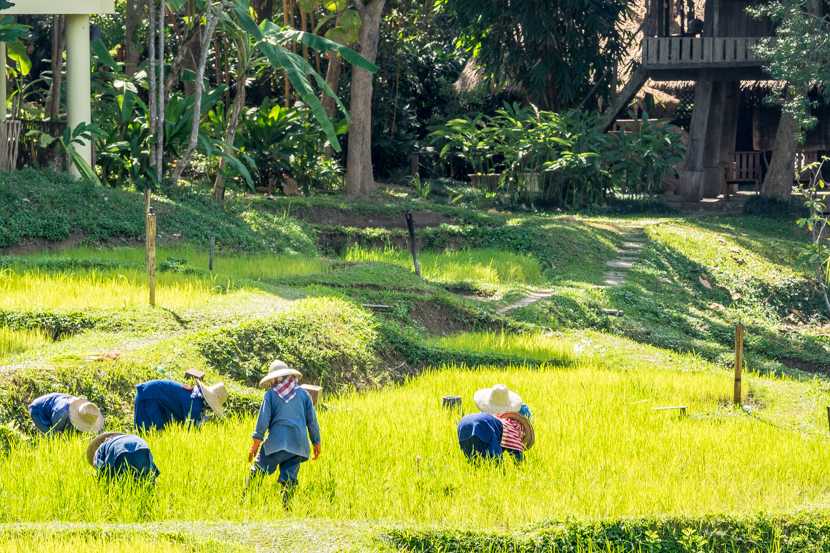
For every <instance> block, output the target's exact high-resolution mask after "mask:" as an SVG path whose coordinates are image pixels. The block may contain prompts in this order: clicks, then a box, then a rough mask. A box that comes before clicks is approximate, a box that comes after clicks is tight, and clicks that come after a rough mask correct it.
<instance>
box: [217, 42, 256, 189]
mask: <svg viewBox="0 0 830 553" xmlns="http://www.w3.org/2000/svg"><path fill="white" fill-rule="evenodd" d="M242 40H247V38H241V39H239V42H241V41H242ZM238 47H239V49H238V50H237V51H238V52H239V53H240V55H241V54H242V52H243V51H244V48H243V46H242V45H241V44H239V45H238ZM247 81H248V72H247V70H246V71H240V72H239V73H238V74H237V75H236V96H235V97H234V99H233V108H232V109H231V116H230V118H229V119H228V129H227V131H226V132H225V144H228V145H229V146H233V141H234V140H235V139H236V132H237V130H238V127H239V119H240V117H241V115H242V110H243V109H245V83H246V82H247ZM224 151H225V153H227V154H229V153H231V149H230V148H224ZM224 168H225V160H224V159H222V160H220V161H219V170H218V171H217V172H216V180H215V181H214V182H213V200H214V201H216V202H219V201H222V200H223V199H224V198H225V178H224V177H223V176H222V170H223V169H224Z"/></svg>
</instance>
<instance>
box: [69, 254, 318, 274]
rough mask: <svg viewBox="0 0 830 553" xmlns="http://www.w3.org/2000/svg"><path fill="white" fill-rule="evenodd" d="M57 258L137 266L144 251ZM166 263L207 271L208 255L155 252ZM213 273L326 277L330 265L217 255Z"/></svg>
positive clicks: (279, 257)
mask: <svg viewBox="0 0 830 553" xmlns="http://www.w3.org/2000/svg"><path fill="white" fill-rule="evenodd" d="M60 255H61V256H65V257H71V258H75V259H89V258H99V259H117V260H119V261H128V262H132V263H140V264H143V263H144V261H145V258H144V257H145V251H144V248H90V247H80V248H73V249H71V250H65V251H63V252H61V254H60ZM168 259H179V260H181V259H186V260H187V264H188V265H190V266H191V267H195V268H197V269H205V270H207V269H208V266H209V259H210V254H209V253H208V252H206V251H202V250H197V249H195V248H192V247H178V248H164V247H159V248H156V260H157V263H162V262H164V261H166V260H168ZM213 270H214V272H216V273H219V274H222V275H230V276H233V277H236V278H244V279H254V280H256V279H275V278H281V277H286V276H294V275H310V274H317V273H327V272H329V271H331V270H332V264H331V263H330V262H326V261H324V260H323V259H321V258H315V257H302V256H298V255H294V256H289V255H277V254H256V255H241V254H236V253H234V254H226V253H217V254H216V255H215V256H214V260H213Z"/></svg>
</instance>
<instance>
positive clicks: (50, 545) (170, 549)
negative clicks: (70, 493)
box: [0, 536, 189, 553]
mask: <svg viewBox="0 0 830 553" xmlns="http://www.w3.org/2000/svg"><path fill="white" fill-rule="evenodd" d="M32 551H49V552H50V553H78V552H79V551H95V552H96V553H178V552H182V553H184V552H185V551H189V549H186V548H184V547H182V546H181V545H177V544H173V543H170V542H169V541H167V540H163V539H160V540H150V539H145V538H138V537H133V538H129V539H124V540H120V539H113V538H96V537H87V536H71V537H63V538H56V537H48V538H47V537H26V538H20V537H17V538H13V539H11V538H10V539H8V540H6V541H3V540H2V539H0V553H31V552H32Z"/></svg>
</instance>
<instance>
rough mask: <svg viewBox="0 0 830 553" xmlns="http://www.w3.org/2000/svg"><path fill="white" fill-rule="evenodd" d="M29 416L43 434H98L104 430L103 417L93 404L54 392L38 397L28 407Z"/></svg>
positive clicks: (80, 398)
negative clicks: (67, 431) (69, 432)
mask: <svg viewBox="0 0 830 553" xmlns="http://www.w3.org/2000/svg"><path fill="white" fill-rule="evenodd" d="M29 415H31V417H32V422H33V423H34V424H35V427H36V428H37V429H38V430H39V431H40V432H42V433H43V434H57V433H59V432H64V431H66V430H72V429H74V430H77V431H78V432H81V433H84V434H86V433H98V432H100V431H101V429H102V428H104V416H103V415H102V414H101V410H100V409H98V407H97V406H96V405H95V404H94V403H90V402H89V401H87V400H86V399H84V398H82V397H75V396H71V395H69V394H62V393H59V392H54V393H51V394H46V395H45V396H40V397H39V398H37V399H36V400H34V401H33V402H32V404H31V405H29Z"/></svg>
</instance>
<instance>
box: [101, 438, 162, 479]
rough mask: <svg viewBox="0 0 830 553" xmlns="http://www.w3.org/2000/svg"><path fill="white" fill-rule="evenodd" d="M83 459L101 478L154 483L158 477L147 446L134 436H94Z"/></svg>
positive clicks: (151, 454)
mask: <svg viewBox="0 0 830 553" xmlns="http://www.w3.org/2000/svg"><path fill="white" fill-rule="evenodd" d="M86 460H87V462H88V463H89V464H90V465H92V466H93V467H95V468H96V469H98V474H99V475H104V476H123V475H129V476H132V477H133V478H135V479H136V480H140V479H145V478H147V479H150V481H151V482H152V483H153V484H155V483H156V477H157V476H158V475H160V474H161V471H159V469H158V467H157V466H156V463H155V462H154V461H153V453H152V452H151V451H150V446H148V445H147V442H145V441H144V440H142V439H141V438H140V437H138V436H136V435H135V434H123V433H121V432H106V433H104V434H101V435H100V436H97V437H96V438H95V439H93V440H92V441H91V442H90V443H89V445H88V446H87V448H86Z"/></svg>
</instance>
